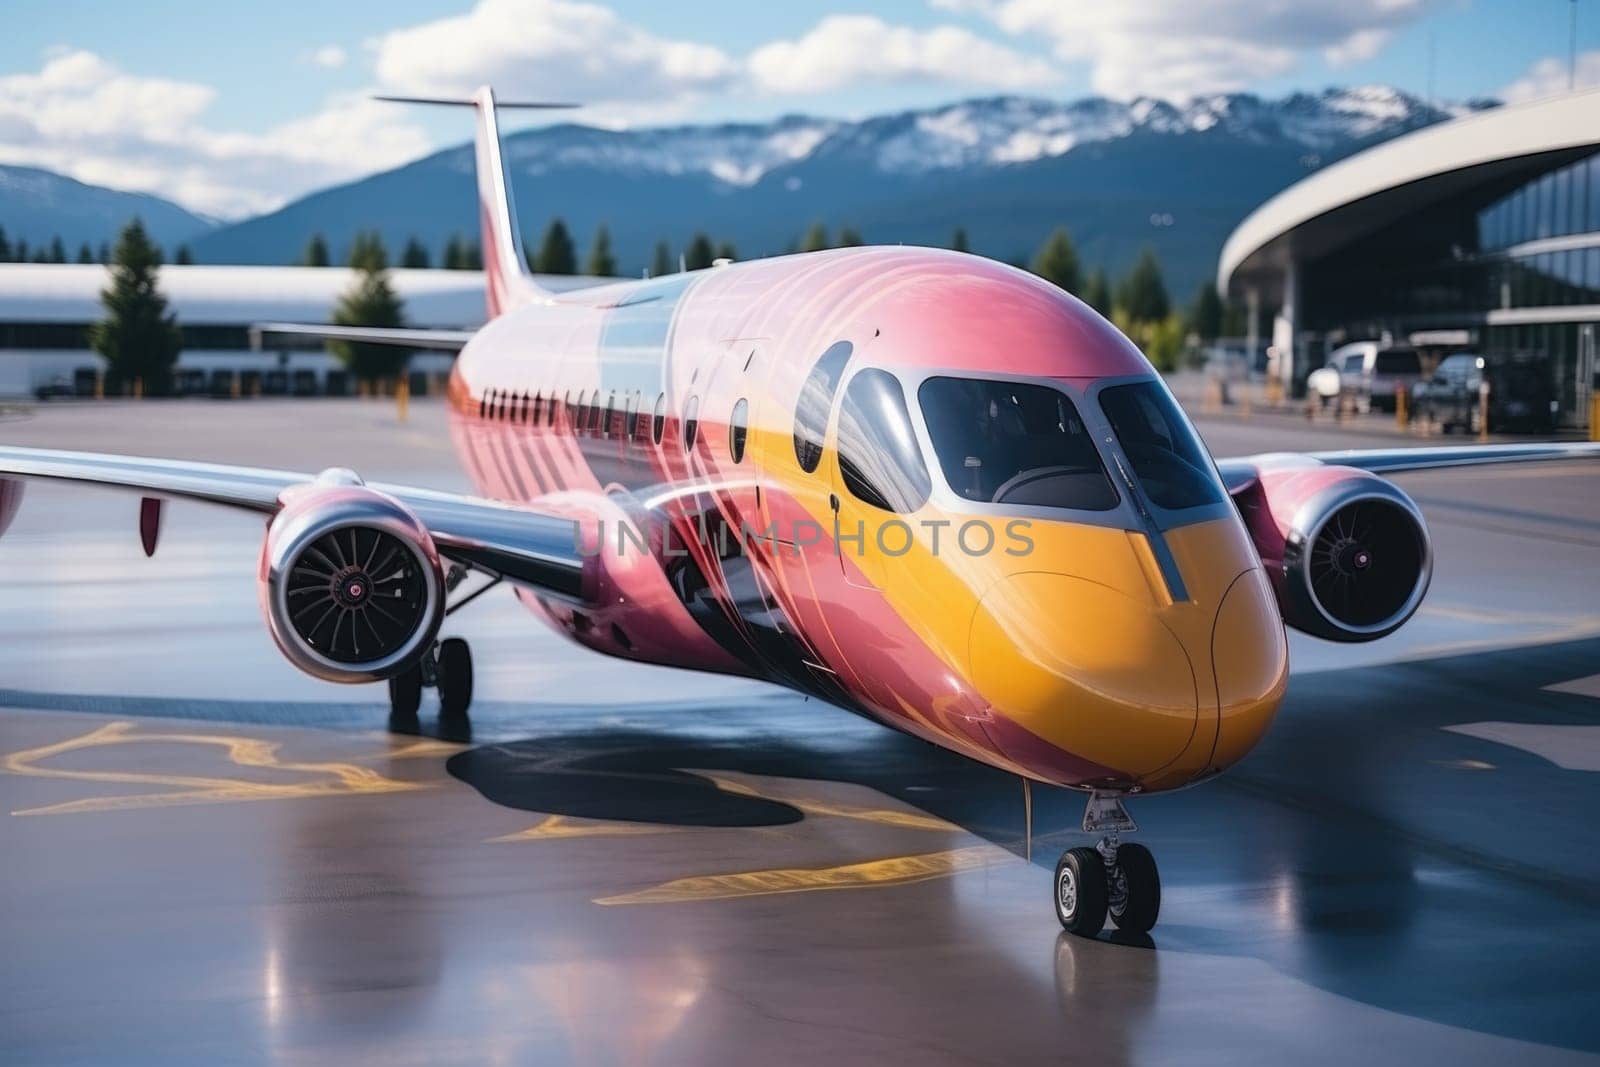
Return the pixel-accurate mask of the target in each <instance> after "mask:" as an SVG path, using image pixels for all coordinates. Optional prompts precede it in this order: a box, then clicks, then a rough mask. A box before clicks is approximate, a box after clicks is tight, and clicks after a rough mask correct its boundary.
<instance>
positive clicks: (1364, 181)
mask: <svg viewBox="0 0 1600 1067" xmlns="http://www.w3.org/2000/svg"><path fill="white" fill-rule="evenodd" d="M1597 146H1600V89H1592V90H1587V91H1584V92H1577V93H1568V94H1566V95H1563V96H1556V97H1550V98H1547V99H1544V100H1535V101H1532V102H1530V103H1526V104H1513V105H1508V106H1505V107H1497V108H1492V109H1490V110H1488V111H1480V112H1476V113H1474V114H1472V115H1468V116H1466V117H1464V118H1459V119H1455V120H1452V121H1450V122H1441V123H1439V124H1437V125H1434V126H1429V127H1427V128H1426V129H1422V130H1418V131H1416V132H1415V133H1408V134H1406V135H1405V136H1403V137H1396V138H1395V139H1394V140H1392V141H1386V142H1384V143H1383V144H1381V145H1378V146H1376V147H1374V148H1369V149H1367V150H1366V151H1364V152H1358V153H1356V154H1355V155H1353V156H1350V157H1348V158H1346V159H1342V160H1340V161H1339V162H1337V163H1334V164H1332V165H1330V166H1328V167H1324V168H1323V169H1322V170H1319V171H1317V172H1316V173H1315V174H1312V175H1310V176H1309V177H1306V178H1303V179H1301V180H1300V181H1298V182H1295V183H1294V184H1293V185H1291V186H1289V187H1288V188H1287V189H1285V190H1284V191H1283V192H1281V193H1279V194H1278V195H1277V196H1274V197H1273V198H1272V199H1271V200H1268V201H1267V202H1266V203H1264V204H1262V205H1261V206H1260V207H1258V208H1256V209H1255V210H1254V211H1252V212H1251V213H1250V214H1249V216H1247V217H1246V218H1245V220H1244V221H1243V222H1241V223H1240V224H1239V225H1238V227H1237V228H1236V229H1235V230H1234V231H1233V233H1232V234H1230V235H1229V237H1228V240H1227V243H1225V244H1224V245H1223V246H1222V258H1221V260H1220V261H1219V263H1218V264H1217V288H1218V290H1220V291H1221V292H1222V293H1223V294H1224V295H1226V294H1227V292H1228V290H1229V288H1230V287H1232V286H1234V285H1242V284H1248V283H1255V284H1257V285H1260V286H1262V287H1263V288H1265V289H1268V290H1272V291H1274V292H1275V291H1276V290H1277V289H1279V288H1280V287H1281V285H1282V275H1283V271H1284V269H1285V268H1286V267H1287V266H1288V265H1289V263H1290V262H1291V261H1292V260H1304V259H1308V258H1316V257H1319V256H1322V255H1325V254H1326V253H1328V252H1331V251H1333V250H1334V249H1336V248H1338V247H1339V246H1341V245H1343V244H1346V243H1348V242H1350V241H1353V240H1355V239H1357V238H1359V237H1362V236H1365V235H1366V234H1369V233H1371V232H1373V231H1374V230H1377V229H1380V228H1381V227H1383V226H1385V225H1388V224H1389V223H1392V222H1393V221H1395V220H1396V219H1399V218H1403V217H1404V216H1405V215H1407V214H1408V213H1409V212H1411V211H1414V210H1416V209H1417V208H1418V207H1419V206H1421V205H1424V204H1431V203H1435V202H1437V201H1439V200H1441V199H1443V198H1446V197H1449V196H1451V195H1454V194H1456V193H1460V192H1465V191H1468V190H1472V189H1476V188H1477V187H1479V186H1482V185H1486V184H1490V183H1499V182H1507V183H1509V182H1514V181H1517V180H1519V179H1525V178H1530V177H1533V176H1535V175H1538V174H1540V173H1543V172H1544V171H1546V170H1551V169H1554V168H1556V167H1560V166H1563V165H1565V164H1566V163H1568V162H1571V161H1572V160H1574V159H1578V158H1581V157H1582V156H1585V155H1588V154H1589V153H1590V152H1593V151H1594V150H1595V148H1596V147H1597Z"/></svg>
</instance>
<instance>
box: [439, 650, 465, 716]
mask: <svg viewBox="0 0 1600 1067" xmlns="http://www.w3.org/2000/svg"><path fill="white" fill-rule="evenodd" d="M438 686H439V717H440V718H442V719H464V718H466V717H467V708H469V707H471V706H472V649H471V648H469V647H468V646H467V643H466V641H464V640H462V639H461V638H459V637H447V638H445V639H444V640H443V641H440V642H439V680H438Z"/></svg>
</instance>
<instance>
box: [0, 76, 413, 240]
mask: <svg viewBox="0 0 1600 1067" xmlns="http://www.w3.org/2000/svg"><path fill="white" fill-rule="evenodd" d="M215 95H216V94H215V91H214V90H213V89H211V88H210V87H208V86H204V85H197V84H195V83H192V82H182V81H175V80H172V79H167V78H146V77H141V76H138V75H133V74H128V73H126V72H124V71H121V70H119V69H118V68H117V67H115V66H113V65H112V64H110V63H108V62H106V60H104V59H102V58H101V57H99V56H97V55H95V54H94V53H92V52H87V51H82V50H71V51H56V52H53V53H51V54H50V55H49V56H48V57H47V59H46V62H45V63H44V66H43V67H42V68H41V69H40V70H39V71H38V73H32V74H13V75H6V76H4V77H0V160H4V161H5V162H9V163H22V164H28V165H32V166H39V167H45V168H47V169H49V170H53V171H56V172H58V173H61V174H67V175H71V176H72V177H74V178H77V179H79V180H80V181H85V182H90V183H93V184H96V185H108V186H111V187H113V188H118V189H133V190H138V191H142V192H150V193H155V194H157V195H159V196H164V197H168V198H170V199H173V200H176V201H178V202H179V203H181V204H183V205H184V206H186V207H189V208H191V209H193V210H196V211H200V212H204V213H207V214H212V215H218V216H222V217H231V216H238V215H244V214H249V213H253V212H258V211H264V210H268V209H270V208H273V207H276V206H278V205H279V204H281V203H283V202H284V201H285V200H287V199H289V198H290V197H293V196H297V195H299V194H301V193H305V192H308V191H310V190H312V189H315V188H318V187H320V186H323V185H326V184H328V183H330V182H335V181H343V180H348V179H350V178H354V177H357V176H359V175H361V174H365V173H370V172H371V171H373V170H377V169H381V168H384V167H390V166H395V165H397V164H399V163H403V162H405V161H406V160H409V159H412V158H415V157H416V156H418V155H420V154H422V153H423V152H425V151H426V150H427V149H428V140H427V138H426V137H425V136H424V134H423V133H422V131H421V130H420V129H419V128H417V127H415V126H413V125H409V124H407V123H406V121H405V120H404V118H403V117H402V116H399V115H397V114H396V112H395V111H394V109H392V108H388V107H385V106H384V105H382V104H378V103H375V102H373V101H370V100H366V99H363V98H360V97H355V96H340V97H334V98H332V99H330V100H329V101H328V102H327V103H326V105H325V106H324V108H323V109H322V110H321V111H319V112H316V113H315V114H312V115H309V116H306V117H304V118H300V119H296V120H294V121H292V122H288V123H284V124H282V125H279V126H276V127H273V128H272V129H269V130H267V131H266V132H265V133H238V132H223V131H218V130H215V129H212V128H210V127H208V126H206V125H205V124H204V122H203V121H202V117H203V114H204V112H205V110H206V109H207V108H208V107H209V106H210V104H211V102H212V100H213V98H214V97H215Z"/></svg>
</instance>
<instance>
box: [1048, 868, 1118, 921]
mask: <svg viewBox="0 0 1600 1067" xmlns="http://www.w3.org/2000/svg"><path fill="white" fill-rule="evenodd" d="M1053 885H1054V887H1055V893H1054V896H1055V905H1056V918H1057V919H1059V920H1060V921H1061V927H1062V929H1064V930H1066V931H1067V933H1069V934H1077V935H1078V936H1079V937H1094V936H1096V935H1097V934H1099V933H1100V931H1101V929H1102V928H1104V927H1105V924H1106V865H1105V863H1104V862H1103V861H1102V860H1101V859H1100V853H1098V852H1096V851H1095V850H1094V849H1092V848H1074V849H1068V850H1067V851H1066V852H1063V853H1062V854H1061V859H1060V860H1058V861H1056V877H1055V881H1054V883H1053Z"/></svg>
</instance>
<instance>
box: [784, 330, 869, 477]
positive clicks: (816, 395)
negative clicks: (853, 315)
mask: <svg viewBox="0 0 1600 1067" xmlns="http://www.w3.org/2000/svg"><path fill="white" fill-rule="evenodd" d="M853 351H855V346H853V345H852V344H851V343H850V342H849V341H837V342H835V343H834V344H832V345H829V346H828V350H827V351H826V352H824V353H822V358H820V359H818V360H817V363H816V366H814V367H812V368H811V373H810V374H808V375H807V376H806V380H805V384H804V385H802V386H801V387H800V397H799V399H797V400H796V401H795V405H794V458H795V459H796V460H798V461H799V463H800V469H801V470H803V471H805V472H806V473H807V474H810V473H812V472H813V471H815V470H816V469H817V464H818V463H820V462H822V440H823V438H824V437H825V436H827V432H828V412H829V411H830V410H831V409H832V408H833V394H834V393H835V392H837V391H838V389H839V381H840V379H842V378H843V377H844V368H845V364H847V363H849V362H850V353H851V352H853Z"/></svg>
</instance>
